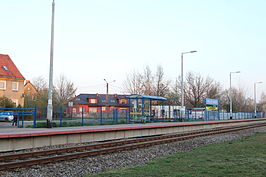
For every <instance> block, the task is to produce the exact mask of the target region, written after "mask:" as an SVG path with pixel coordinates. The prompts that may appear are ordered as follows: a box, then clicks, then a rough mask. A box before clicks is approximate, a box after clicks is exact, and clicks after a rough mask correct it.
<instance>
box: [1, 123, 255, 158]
mask: <svg viewBox="0 0 266 177" xmlns="http://www.w3.org/2000/svg"><path fill="white" fill-rule="evenodd" d="M249 126H252V125H249ZM238 127H241V126H234V127H232V126H231V127H220V128H215V129H208V130H198V131H193V132H186V133H178V134H177V133H175V134H168V135H159V136H158V135H157V136H152V137H145V138H135V139H126V140H122V141H121V140H114V141H111V142H104V143H97V144H89V145H82V146H75V147H67V148H60V149H52V150H44V151H35V152H23V153H14V154H9V155H2V156H0V162H4V161H10V160H15V159H24V158H33V157H38V156H45V155H46V156H47V155H53V154H60V153H66V152H67V153H69V152H75V151H84V150H90V149H97V148H104V147H110V146H117V145H123V144H132V143H137V142H144V141H147V140H149V141H151V140H158V139H165V138H171V137H180V136H187V135H192V134H197V133H203V132H210V131H220V130H225V129H232V128H238Z"/></svg>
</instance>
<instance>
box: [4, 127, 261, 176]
mask: <svg viewBox="0 0 266 177" xmlns="http://www.w3.org/2000/svg"><path fill="white" fill-rule="evenodd" d="M255 132H266V127H261V128H255V129H250V130H242V131H239V132H234V133H228V134H221V135H213V136H208V137H200V138H196V139H192V140H186V141H182V142H175V143H170V144H164V145H157V146H153V147H148V148H142V149H135V150H131V151H124V152H119V153H112V154H107V155H100V156H96V157H87V158H82V159H77V160H71V161H65V162H60V163H55V164H47V165H42V166H37V165H36V166H32V167H31V168H20V169H15V170H12V171H0V176H1V177H2V176H3V177H52V176H53V177H54V176H56V177H72V176H73V177H79V176H84V175H86V174H88V173H99V172H103V171H106V170H110V169H114V168H120V167H125V166H134V165H140V164H145V163H147V162H148V161H150V160H152V159H155V158H158V157H164V156H168V155H170V154H174V153H176V152H184V151H190V150H192V149H194V148H197V147H200V146H204V145H207V144H215V143H219V142H225V141H231V140H234V139H237V138H242V137H245V136H250V135H252V134H254V133H255Z"/></svg>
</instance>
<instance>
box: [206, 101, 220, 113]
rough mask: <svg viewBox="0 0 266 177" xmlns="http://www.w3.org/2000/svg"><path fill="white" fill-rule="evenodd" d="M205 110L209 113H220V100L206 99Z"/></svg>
mask: <svg viewBox="0 0 266 177" xmlns="http://www.w3.org/2000/svg"><path fill="white" fill-rule="evenodd" d="M205 108H206V110H207V111H218V109H219V100H218V99H211V98H206V99H205Z"/></svg>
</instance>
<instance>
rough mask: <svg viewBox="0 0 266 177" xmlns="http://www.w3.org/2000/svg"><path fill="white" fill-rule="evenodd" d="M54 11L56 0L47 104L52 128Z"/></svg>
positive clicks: (48, 125) (53, 5)
mask: <svg viewBox="0 0 266 177" xmlns="http://www.w3.org/2000/svg"><path fill="white" fill-rule="evenodd" d="M54 11H55V2H54V0H53V3H52V24H51V46H50V47H51V48H50V72H49V90H48V104H47V128H52V119H53V101H52V100H53V60H54Z"/></svg>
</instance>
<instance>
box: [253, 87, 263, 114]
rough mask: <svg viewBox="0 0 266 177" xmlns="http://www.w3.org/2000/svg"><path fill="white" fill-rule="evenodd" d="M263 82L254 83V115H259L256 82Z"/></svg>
mask: <svg viewBox="0 0 266 177" xmlns="http://www.w3.org/2000/svg"><path fill="white" fill-rule="evenodd" d="M261 83H262V82H255V83H254V117H255V118H256V117H257V101H256V84H261Z"/></svg>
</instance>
